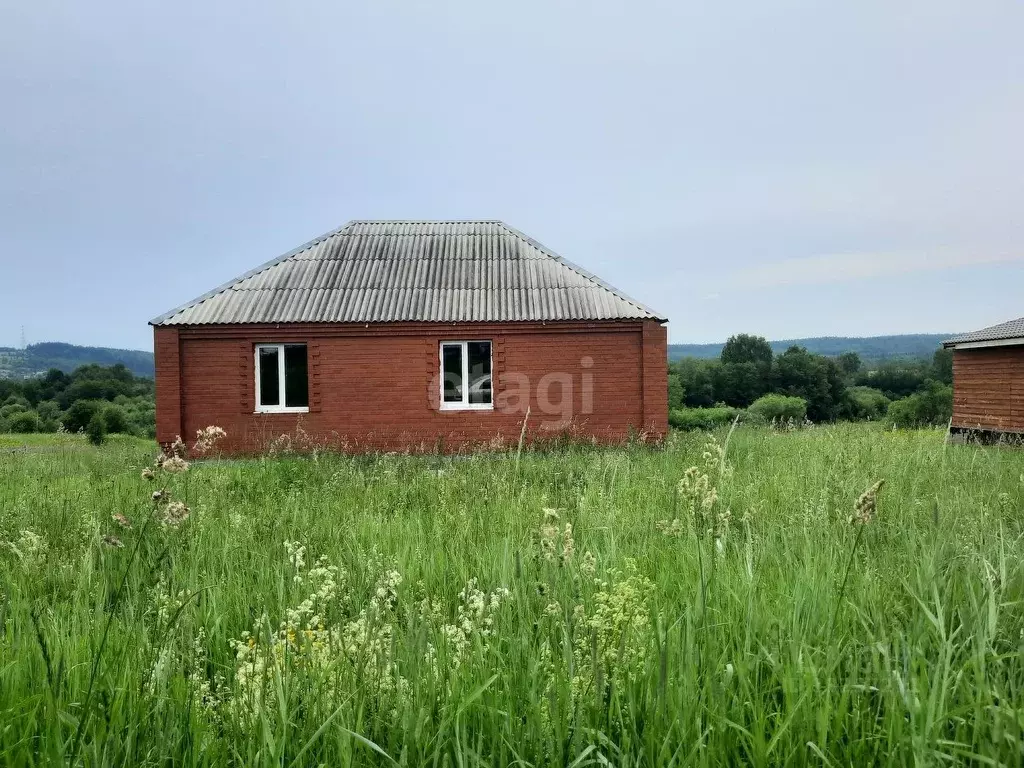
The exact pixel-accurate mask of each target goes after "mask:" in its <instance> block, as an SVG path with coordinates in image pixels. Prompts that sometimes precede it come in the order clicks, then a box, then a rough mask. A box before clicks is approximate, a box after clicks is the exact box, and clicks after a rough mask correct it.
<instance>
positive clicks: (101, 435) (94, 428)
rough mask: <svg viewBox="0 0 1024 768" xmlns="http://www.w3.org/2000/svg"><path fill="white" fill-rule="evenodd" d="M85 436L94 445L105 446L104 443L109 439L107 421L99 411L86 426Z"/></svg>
mask: <svg viewBox="0 0 1024 768" xmlns="http://www.w3.org/2000/svg"><path fill="white" fill-rule="evenodd" d="M85 436H86V437H88V438H89V442H90V443H92V444H93V445H103V441H104V440H106V439H107V421H106V419H104V418H103V414H102V413H101V412H99V411H97V412H96V413H94V414H93V415H92V418H91V419H89V423H88V424H86V426H85Z"/></svg>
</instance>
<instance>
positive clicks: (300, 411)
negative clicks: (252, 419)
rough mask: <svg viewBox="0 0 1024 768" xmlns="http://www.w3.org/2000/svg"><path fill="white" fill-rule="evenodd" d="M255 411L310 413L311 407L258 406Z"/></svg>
mask: <svg viewBox="0 0 1024 768" xmlns="http://www.w3.org/2000/svg"><path fill="white" fill-rule="evenodd" d="M253 413H309V408H257V409H256V410H255V411H253Z"/></svg>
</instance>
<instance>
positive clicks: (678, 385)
mask: <svg viewBox="0 0 1024 768" xmlns="http://www.w3.org/2000/svg"><path fill="white" fill-rule="evenodd" d="M685 397H686V390H685V389H684V387H683V379H682V377H681V376H680V375H679V374H678V373H669V375H668V407H669V410H672V409H673V408H682V407H683V401H684V399H685Z"/></svg>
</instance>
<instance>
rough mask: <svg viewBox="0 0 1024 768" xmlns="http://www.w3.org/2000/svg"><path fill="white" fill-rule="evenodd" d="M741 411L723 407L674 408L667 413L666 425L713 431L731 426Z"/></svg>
mask: <svg viewBox="0 0 1024 768" xmlns="http://www.w3.org/2000/svg"><path fill="white" fill-rule="evenodd" d="M740 413H741V411H740V410H739V409H737V408H729V407H728V406H725V405H719V406H715V407H714V408H676V409H675V410H672V411H669V414H668V423H669V424H671V425H672V426H673V427H675V428H676V429H687V430H689V429H715V428H717V427H721V426H726V425H728V424H731V423H732V422H733V421H734V420H735V419H736V416H737V415H738V414H740Z"/></svg>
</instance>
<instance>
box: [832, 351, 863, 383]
mask: <svg viewBox="0 0 1024 768" xmlns="http://www.w3.org/2000/svg"><path fill="white" fill-rule="evenodd" d="M836 363H838V365H839V370H841V371H842V372H843V373H844V374H845V375H846V376H848V377H851V378H852V377H853V376H856V375H857V374H858V373H860V369H861V368H863V367H864V363H863V362H862V361H861V359H860V355H858V354H857V353H856V352H843V354H841V355H840V356H839V357H838V358H836Z"/></svg>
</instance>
